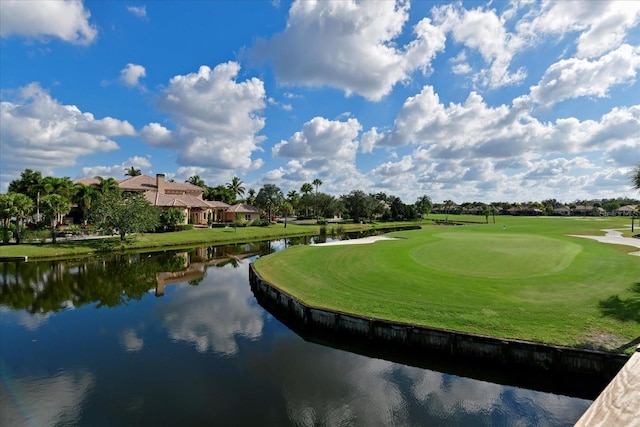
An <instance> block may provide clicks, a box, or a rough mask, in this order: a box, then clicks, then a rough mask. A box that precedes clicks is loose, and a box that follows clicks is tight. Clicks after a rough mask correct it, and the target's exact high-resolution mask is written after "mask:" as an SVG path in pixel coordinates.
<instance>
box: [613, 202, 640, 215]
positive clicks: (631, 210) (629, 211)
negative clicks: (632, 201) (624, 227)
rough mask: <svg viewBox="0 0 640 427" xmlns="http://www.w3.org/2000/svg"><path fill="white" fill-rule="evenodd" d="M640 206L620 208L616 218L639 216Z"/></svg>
mask: <svg viewBox="0 0 640 427" xmlns="http://www.w3.org/2000/svg"><path fill="white" fill-rule="evenodd" d="M637 210H638V205H625V206H620V207H619V208H618V210H616V216H632V215H638V212H637Z"/></svg>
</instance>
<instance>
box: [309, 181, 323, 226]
mask: <svg viewBox="0 0 640 427" xmlns="http://www.w3.org/2000/svg"><path fill="white" fill-rule="evenodd" d="M311 183H312V184H313V185H315V186H316V196H315V197H314V198H313V210H314V211H315V213H316V217H318V219H320V215H319V214H318V187H320V186H321V185H322V180H321V179H320V178H316V179H314V180H313V181H312V182H311Z"/></svg>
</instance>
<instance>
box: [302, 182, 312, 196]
mask: <svg viewBox="0 0 640 427" xmlns="http://www.w3.org/2000/svg"><path fill="white" fill-rule="evenodd" d="M312 191H313V186H312V185H311V184H309V183H308V182H305V183H304V184H302V187H300V192H301V193H302V194H309V193H311V192H312Z"/></svg>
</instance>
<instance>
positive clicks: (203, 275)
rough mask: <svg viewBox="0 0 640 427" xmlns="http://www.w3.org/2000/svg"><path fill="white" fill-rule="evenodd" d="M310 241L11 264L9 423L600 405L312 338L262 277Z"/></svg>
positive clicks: (398, 416) (470, 414)
mask: <svg viewBox="0 0 640 427" xmlns="http://www.w3.org/2000/svg"><path fill="white" fill-rule="evenodd" d="M303 240H304V239H300V240H299V241H296V242H291V241H289V240H287V241H284V240H281V241H277V242H262V243H257V244H242V245H230V246H225V247H210V248H198V249H194V250H190V251H188V252H184V253H174V252H163V253H149V254H136V255H126V256H109V257H105V258H104V259H91V260H88V259H83V260H75V261H65V262H29V263H23V264H19V263H0V274H2V279H1V285H2V288H1V293H0V319H1V322H0V380H1V382H0V425H2V426H14V425H15V426H22V425H24V426H59V425H83V426H129V425H130V426H141V425H153V426H160V425H162V426H172V425H176V426H177V425H180V426H185V425H220V426H316V425H324V426H423V425H424V426H426V425H429V426H432V425H444V426H447V425H451V426H481V425H491V426H493V425H503V426H516V425H519V426H531V425H535V426H562V425H572V424H573V423H574V422H575V421H576V420H577V419H578V418H579V417H580V415H581V414H582V413H583V412H584V411H585V410H586V409H587V407H588V406H589V405H590V403H591V400H588V399H580V398H575V397H569V396H564V395H560V394H553V393H545V392H540V391H534V390H529V389H526V388H520V387H516V386H505V385H500V384H496V383H492V382H490V381H480V380H475V379H471V378H465V377H464V376H457V375H451V374H445V373H441V372H438V371H437V370H430V369H424V368H418V367H412V366H407V365H403V364H399V363H393V362H390V361H387V360H383V359H377V358H372V357H367V356H364V355H360V354H356V353H351V352H348V351H344V350H339V349H334V348H331V347H326V346H323V345H320V344H315V343H312V342H308V341H305V340H304V339H302V338H300V337H299V336H298V335H296V334H295V333H293V332H291V331H290V330H289V329H288V328H287V327H285V326H284V325H283V324H281V323H280V322H279V321H278V320H276V319H275V318H274V317H273V316H272V315H270V314H269V313H268V312H267V311H265V310H264V309H263V308H262V307H261V306H260V305H259V304H258V303H257V302H256V300H255V298H254V296H253V294H252V292H251V289H250V286H249V280H248V265H249V263H250V262H251V261H252V260H253V259H255V258H256V257H257V256H260V254H264V253H268V252H270V251H274V250H280V249H282V248H284V247H285V246H286V245H289V244H291V243H302V241H303Z"/></svg>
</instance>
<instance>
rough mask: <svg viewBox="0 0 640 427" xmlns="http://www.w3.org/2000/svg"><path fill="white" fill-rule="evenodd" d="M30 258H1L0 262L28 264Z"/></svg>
mask: <svg viewBox="0 0 640 427" xmlns="http://www.w3.org/2000/svg"><path fill="white" fill-rule="evenodd" d="M28 260H29V257H26V256H0V262H26V261H28Z"/></svg>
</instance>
